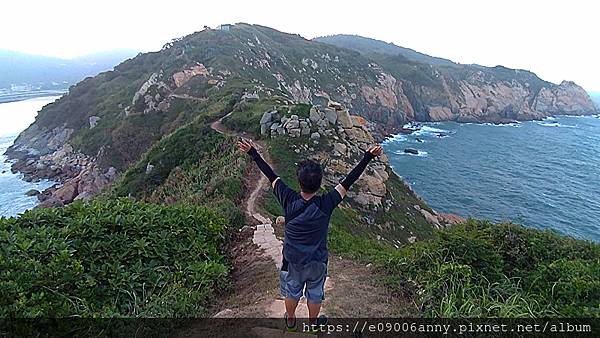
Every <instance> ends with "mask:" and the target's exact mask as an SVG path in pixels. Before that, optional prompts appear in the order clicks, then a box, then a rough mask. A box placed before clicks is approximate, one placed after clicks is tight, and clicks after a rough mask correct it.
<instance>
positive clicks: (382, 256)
mask: <svg viewBox="0 0 600 338" xmlns="http://www.w3.org/2000/svg"><path fill="white" fill-rule="evenodd" d="M330 247H331V249H332V250H334V251H335V252H337V253H339V254H344V255H349V256H351V257H354V258H358V259H363V260H366V261H370V262H374V263H376V264H378V265H379V266H380V268H381V269H382V271H384V273H385V274H386V275H387V284H388V285H389V286H390V287H391V289H392V290H393V291H395V292H398V293H402V294H404V295H405V296H409V297H414V298H415V300H417V301H418V304H419V305H420V306H421V311H422V313H423V315H424V316H426V317H511V318H522V317H600V245H598V244H596V243H591V242H587V241H582V240H575V239H572V238H569V237H563V236H560V235H558V234H556V233H553V232H550V231H539V230H535V229H527V228H524V227H521V226H518V225H514V224H499V225H493V224H490V223H488V222H484V221H474V220H470V221H468V222H466V223H465V224H461V225H457V226H454V227H452V228H450V229H448V230H445V231H440V232H437V233H436V234H435V237H434V238H433V239H431V240H428V241H423V242H418V243H415V244H413V245H410V246H407V247H404V248H402V249H400V250H394V249H392V248H390V247H389V246H384V245H381V244H379V243H377V242H374V241H369V240H365V239H364V238H360V237H357V236H354V235H352V234H350V233H349V232H348V231H347V230H345V229H343V228H340V227H338V228H334V229H333V233H332V234H331V236H330ZM407 292H408V294H407Z"/></svg>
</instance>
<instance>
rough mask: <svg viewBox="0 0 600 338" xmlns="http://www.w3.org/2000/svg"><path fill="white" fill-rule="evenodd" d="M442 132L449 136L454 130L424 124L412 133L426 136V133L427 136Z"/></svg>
mask: <svg viewBox="0 0 600 338" xmlns="http://www.w3.org/2000/svg"><path fill="white" fill-rule="evenodd" d="M440 134H443V135H444V136H448V135H450V134H454V131H451V130H445V129H439V128H433V127H429V126H423V127H422V128H421V129H419V130H417V131H415V132H414V133H412V134H411V135H415V136H424V135H425V136H427V135H434V136H438V135H440Z"/></svg>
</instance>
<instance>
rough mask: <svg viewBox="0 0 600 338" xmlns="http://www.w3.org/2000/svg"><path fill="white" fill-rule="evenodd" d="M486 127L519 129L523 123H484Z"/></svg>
mask: <svg viewBox="0 0 600 338" xmlns="http://www.w3.org/2000/svg"><path fill="white" fill-rule="evenodd" d="M482 124H483V125H484V126H489V127H513V128H519V127H521V122H518V121H517V122H511V123H482Z"/></svg>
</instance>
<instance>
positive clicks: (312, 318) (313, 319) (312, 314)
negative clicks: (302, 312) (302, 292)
mask: <svg viewBox="0 0 600 338" xmlns="http://www.w3.org/2000/svg"><path fill="white" fill-rule="evenodd" d="M306 306H308V321H309V322H310V323H311V324H316V323H317V317H319V311H321V304H319V303H318V304H313V303H311V302H309V301H307V302H306Z"/></svg>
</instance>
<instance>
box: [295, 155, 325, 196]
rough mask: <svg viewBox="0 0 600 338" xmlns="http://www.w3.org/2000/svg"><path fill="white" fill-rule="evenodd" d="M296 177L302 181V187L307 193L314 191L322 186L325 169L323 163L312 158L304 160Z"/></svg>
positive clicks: (299, 165)
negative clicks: (322, 166)
mask: <svg viewBox="0 0 600 338" xmlns="http://www.w3.org/2000/svg"><path fill="white" fill-rule="evenodd" d="M296 177H298V182H299V183H300V189H301V190H302V191H304V192H306V193H309V194H310V193H314V192H317V191H318V190H319V188H321V180H322V179H323V169H321V165H320V164H319V163H317V162H315V161H312V160H304V161H302V162H300V164H298V170H296Z"/></svg>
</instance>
